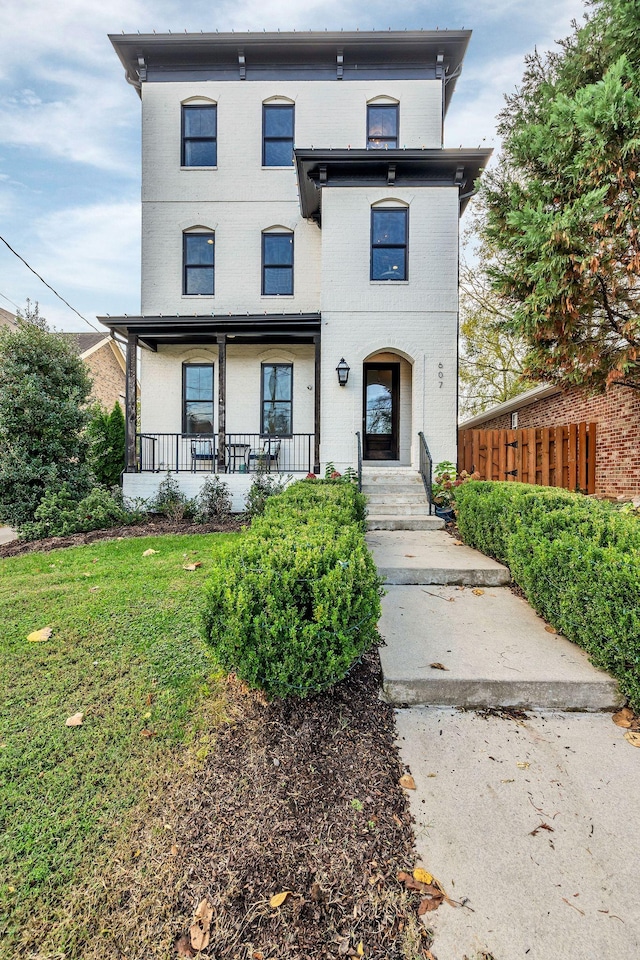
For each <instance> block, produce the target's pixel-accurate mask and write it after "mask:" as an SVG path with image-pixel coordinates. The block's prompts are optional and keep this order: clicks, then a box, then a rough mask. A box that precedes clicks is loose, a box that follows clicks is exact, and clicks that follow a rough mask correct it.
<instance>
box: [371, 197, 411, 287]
mask: <svg viewBox="0 0 640 960" xmlns="http://www.w3.org/2000/svg"><path fill="white" fill-rule="evenodd" d="M408 226H409V211H408V210H407V209H406V208H405V207H377V208H374V209H372V211H371V279H372V280H406V279H407V236H408Z"/></svg>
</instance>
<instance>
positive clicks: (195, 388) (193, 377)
mask: <svg viewBox="0 0 640 960" xmlns="http://www.w3.org/2000/svg"><path fill="white" fill-rule="evenodd" d="M182 432H183V433H187V434H198V433H213V364H212V363H183V364H182Z"/></svg>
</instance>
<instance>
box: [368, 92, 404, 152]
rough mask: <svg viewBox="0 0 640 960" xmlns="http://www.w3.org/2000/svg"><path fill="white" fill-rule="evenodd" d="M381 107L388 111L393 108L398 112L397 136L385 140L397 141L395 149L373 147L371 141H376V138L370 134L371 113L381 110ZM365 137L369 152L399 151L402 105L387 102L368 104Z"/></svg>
mask: <svg viewBox="0 0 640 960" xmlns="http://www.w3.org/2000/svg"><path fill="white" fill-rule="evenodd" d="M380 107H384V108H386V109H389V108H393V109H394V110H395V111H396V135H395V137H386V138H385V139H387V140H393V139H395V141H396V145H395V147H387V146H385V147H372V146H371V141H372V140H374V139H375V137H372V136H371V134H370V133H369V130H370V123H369V111H370V110H379V109H380ZM365 136H366V144H367V150H397V149H398V143H399V142H400V104H399V103H386V102H380V103H368V104H367V128H366V132H365Z"/></svg>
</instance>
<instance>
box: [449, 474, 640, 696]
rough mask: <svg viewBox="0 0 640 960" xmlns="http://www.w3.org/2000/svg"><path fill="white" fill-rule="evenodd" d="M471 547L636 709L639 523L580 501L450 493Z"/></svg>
mask: <svg viewBox="0 0 640 960" xmlns="http://www.w3.org/2000/svg"><path fill="white" fill-rule="evenodd" d="M456 510H457V517H458V527H459V530H460V533H461V535H462V537H463V539H464V540H465V541H466V542H467V543H468V544H470V545H471V546H474V547H477V548H478V549H480V550H482V551H483V552H484V553H488V554H490V555H491V556H494V557H496V558H497V559H498V560H501V561H502V562H504V563H506V564H507V565H508V566H509V568H510V570H511V575H512V577H513V579H514V581H515V582H516V583H517V584H518V585H519V586H520V587H522V589H523V590H524V592H525V594H526V597H527V599H528V600H529V602H530V603H531V605H532V606H533V607H534V609H535V610H537V611H538V613H539V614H541V616H543V617H544V618H545V620H548V621H549V623H551V624H552V625H553V626H554V627H555V628H556V629H557V630H558V631H559V632H560V633H562V634H564V636H566V637H568V638H569V640H573V641H574V643H577V644H579V645H580V646H581V647H583V648H584V649H585V650H587V651H588V653H589V654H590V656H591V659H592V661H593V663H594V664H595V665H596V666H599V667H602V668H603V669H605V670H608V671H609V672H610V673H611V674H613V675H614V676H615V677H616V678H617V679H618V681H619V683H620V688H621V690H622V691H623V693H624V694H625V695H626V696H627V697H628V698H629V700H630V702H631V704H632V706H633V707H634V709H635V710H639V711H640V520H639V519H638V518H637V517H636V516H634V515H632V514H622V513H620V511H619V509H617V508H616V506H614V505H613V504H610V503H606V502H603V501H598V500H592V499H591V498H589V497H585V496H583V495H582V494H575V493H570V492H568V491H566V490H559V489H554V488H549V487H533V486H529V485H527V484H519V483H498V482H482V483H471V484H468V485H467V486H465V487H461V488H460V489H459V490H458V491H457V492H456Z"/></svg>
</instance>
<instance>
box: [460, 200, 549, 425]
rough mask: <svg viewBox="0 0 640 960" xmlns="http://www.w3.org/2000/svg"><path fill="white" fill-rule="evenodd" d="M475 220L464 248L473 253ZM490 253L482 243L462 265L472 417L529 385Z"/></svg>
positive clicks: (466, 406)
mask: <svg viewBox="0 0 640 960" xmlns="http://www.w3.org/2000/svg"><path fill="white" fill-rule="evenodd" d="M480 217H481V214H478V215H476V217H475V218H474V221H473V223H472V224H471V226H470V229H469V231H468V232H467V234H466V237H465V238H464V239H463V248H464V249H466V250H467V251H468V249H469V247H470V244H471V236H472V231H475V230H477V228H478V225H479V222H480ZM486 260H487V251H486V246H485V245H484V244H480V245H479V246H478V247H477V249H476V250H475V251H474V253H473V254H472V255H471V256H470V255H469V254H468V252H467V256H463V258H462V260H461V263H460V368H459V400H460V413H461V416H463V417H468V416H469V417H470V416H473V415H474V414H476V413H481V412H482V411H483V410H486V409H487V408H488V407H490V406H492V405H493V404H496V403H503V402H504V401H505V400H510V399H511V398H512V397H515V396H516V395H517V394H518V393H521V392H522V391H523V390H525V389H526V388H527V387H528V386H532V384H530V383H528V382H527V381H526V380H525V378H524V376H523V370H524V357H525V353H526V349H525V346H524V344H523V342H522V338H521V337H520V336H518V335H517V334H515V333H513V332H512V330H511V329H510V326H509V324H510V321H511V313H510V312H509V310H508V309H507V308H506V306H505V304H504V303H503V301H502V300H501V298H500V297H499V296H498V294H496V293H495V291H493V290H492V289H491V284H490V282H489V279H488V277H487V273H486Z"/></svg>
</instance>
